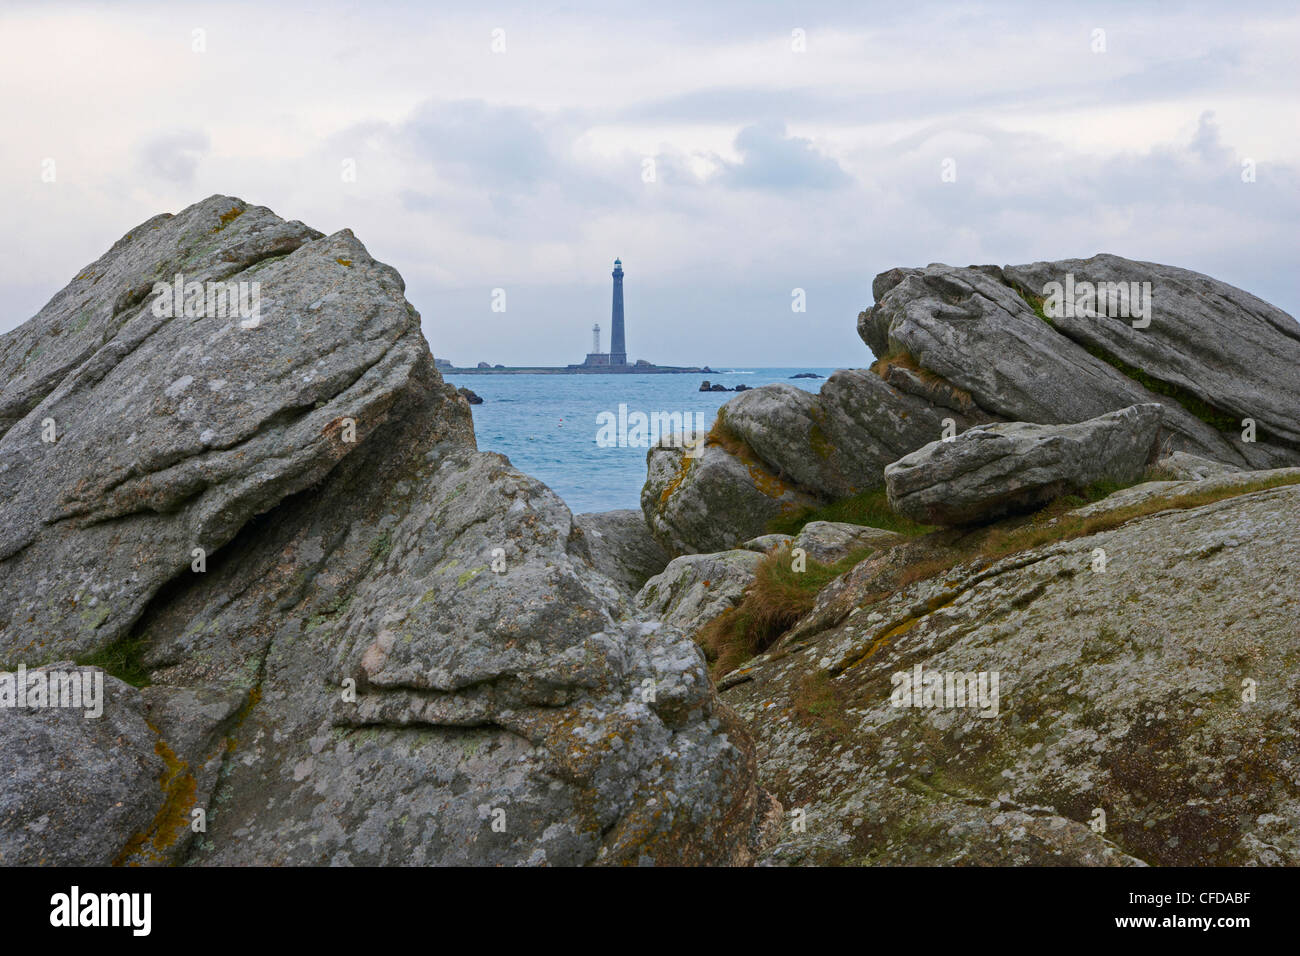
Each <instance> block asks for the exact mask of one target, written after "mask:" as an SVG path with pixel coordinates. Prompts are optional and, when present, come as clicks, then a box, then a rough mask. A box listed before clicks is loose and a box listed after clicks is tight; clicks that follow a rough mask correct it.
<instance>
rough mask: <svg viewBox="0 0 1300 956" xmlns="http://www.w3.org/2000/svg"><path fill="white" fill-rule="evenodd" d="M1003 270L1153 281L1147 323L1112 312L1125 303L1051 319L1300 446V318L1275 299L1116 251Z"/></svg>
mask: <svg viewBox="0 0 1300 956" xmlns="http://www.w3.org/2000/svg"><path fill="white" fill-rule="evenodd" d="M1003 274H1004V275H1005V276H1006V277H1007V278H1008V279H1010V280H1011V281H1012V282H1014V283H1016V284H1017V285H1019V286H1021V287H1022V288H1024V289H1026V290H1027V291H1030V292H1033V293H1035V294H1038V295H1041V294H1042V290H1043V288H1044V287H1045V286H1046V285H1047V284H1048V283H1049V282H1057V283H1061V284H1062V285H1064V283H1065V277H1066V275H1067V274H1068V275H1071V276H1073V281H1074V284H1075V288H1076V289H1077V288H1078V287H1079V284H1080V283H1084V282H1087V283H1091V284H1092V285H1094V286H1101V285H1104V284H1110V283H1123V284H1125V285H1127V286H1128V287H1129V288H1132V286H1133V284H1134V283H1137V284H1139V285H1140V284H1141V283H1144V282H1146V283H1150V289H1151V296H1150V298H1151V309H1150V313H1151V314H1150V316H1149V321H1150V324H1149V325H1146V326H1144V327H1140V328H1135V327H1134V325H1135V320H1131V319H1125V318H1115V317H1111V316H1110V315H1107V314H1104V313H1105V312H1108V311H1109V312H1114V311H1117V310H1115V309H1112V308H1110V307H1109V306H1107V307H1106V308H1105V309H1097V310H1095V311H1098V312H1100V313H1103V314H1098V315H1095V316H1089V315H1083V314H1080V312H1079V310H1073V312H1074V314H1071V312H1070V311H1067V310H1062V311H1063V314H1061V315H1059V316H1053V317H1052V322H1053V324H1054V326H1055V327H1056V328H1057V329H1059V330H1060V331H1061V332H1062V333H1064V334H1065V335H1066V336H1068V337H1069V338H1070V339H1071V340H1073V341H1075V342H1078V343H1081V344H1083V345H1085V346H1088V347H1091V348H1094V349H1100V350H1102V351H1104V352H1105V353H1106V354H1107V355H1109V356H1113V357H1114V358H1116V359H1118V360H1119V361H1121V362H1123V363H1125V364H1126V365H1128V366H1130V367H1132V368H1137V369H1141V370H1142V371H1143V372H1144V373H1146V374H1147V375H1149V376H1151V377H1152V378H1154V379H1157V380H1159V381H1161V382H1165V383H1168V384H1170V385H1174V386H1177V387H1178V388H1180V389H1183V390H1185V391H1186V392H1189V393H1191V394H1192V395H1195V396H1196V397H1198V398H1200V399H1201V400H1202V401H1204V402H1208V403H1209V404H1210V405H1211V406H1213V407H1214V408H1216V409H1220V410H1222V411H1224V412H1227V413H1229V414H1230V415H1231V416H1232V417H1233V418H1234V419H1236V420H1237V422H1238V423H1239V422H1240V420H1241V419H1243V418H1252V419H1255V420H1256V421H1257V422H1258V423H1259V431H1260V432H1261V434H1260V435H1259V436H1258V437H1259V438H1260V439H1261V440H1269V441H1273V442H1276V443H1279V444H1282V445H1284V446H1286V447H1288V448H1291V449H1297V448H1300V323H1297V322H1296V320H1295V319H1294V318H1293V317H1291V316H1290V315H1287V313H1285V312H1283V311H1282V310H1281V309H1279V308H1277V307H1276V306H1273V305H1270V304H1269V303H1267V302H1265V301H1263V300H1262V299H1259V298H1257V297H1255V296H1253V295H1251V294H1250V293H1249V292H1244V291H1243V290H1241V289H1238V288H1236V287H1234V286H1231V285H1228V284H1227V283H1226V282H1219V281H1218V280H1216V279H1211V278H1210V277H1209V276H1205V275H1201V274H1200V273H1197V272H1192V271H1190V270H1188V269H1179V268H1177V267H1175V266H1166V265H1160V264H1158V263H1154V262H1135V261H1133V260H1131V259H1124V258H1121V257H1120V256H1112V255H1098V256H1093V257H1092V258H1091V259H1065V260H1062V261H1060V262H1035V263H1031V264H1029V265H1023V266H1007V267H1006V268H1004V269H1003ZM1130 311H1131V309H1130ZM1144 321H1146V319H1145V318H1144V319H1140V320H1136V322H1137V324H1138V325H1141V324H1142V322H1144ZM1238 428H1239V425H1238ZM1265 436H1268V437H1267V439H1266V438H1265Z"/></svg>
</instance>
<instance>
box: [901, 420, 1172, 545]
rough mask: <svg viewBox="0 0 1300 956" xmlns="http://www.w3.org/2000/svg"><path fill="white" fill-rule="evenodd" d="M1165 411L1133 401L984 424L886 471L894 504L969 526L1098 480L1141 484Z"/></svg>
mask: <svg viewBox="0 0 1300 956" xmlns="http://www.w3.org/2000/svg"><path fill="white" fill-rule="evenodd" d="M1162 411H1163V409H1162V406H1160V405H1155V404H1150V405H1134V406H1133V407H1131V408H1126V409H1123V410H1121V411H1118V412H1111V413H1109V414H1107V415H1101V416H1098V417H1097V418H1093V419H1090V420H1088V421H1086V422H1081V423H1079V424H1077V425H1032V424H1028V423H1026V422H1005V423H1001V424H997V425H979V426H977V427H975V428H972V429H970V430H969V431H967V432H964V433H962V434H961V435H958V436H957V437H956V438H954V439H953V440H952V441H937V442H931V443H930V444H928V445H926V446H925V447H924V448H921V449H919V450H918V451H915V452H913V453H912V454H910V455H907V456H905V457H903V458H901V459H899V460H898V461H896V462H894V463H893V464H892V465H890V466H889V467H888V468H886V469H885V483H886V488H887V490H888V494H889V504H890V507H892V508H893V509H894V510H895V511H896V512H898V513H899V514H901V515H904V516H906V517H908V518H911V519H913V520H914V521H919V522H921V523H924V524H945V525H960V524H970V523H972V522H978V521H987V520H990V519H992V518H996V517H998V516H1000V515H1004V514H1007V513H1009V512H1014V511H1026V510H1030V509H1032V508H1034V507H1036V506H1038V505H1041V504H1044V503H1046V502H1048V501H1050V500H1052V499H1053V498H1056V497H1059V496H1060V495H1063V494H1067V493H1070V492H1077V491H1082V490H1083V489H1085V488H1087V487H1088V486H1089V485H1092V484H1094V483H1096V482H1100V481H1113V482H1119V483H1125V482H1132V481H1136V480H1137V479H1138V478H1140V477H1141V476H1142V473H1143V472H1144V471H1145V470H1146V468H1147V466H1148V465H1149V464H1150V463H1151V460H1152V457H1153V455H1154V452H1155V450H1156V441H1157V438H1158V436H1159V433H1160V423H1161V415H1162Z"/></svg>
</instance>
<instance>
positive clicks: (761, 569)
mask: <svg viewBox="0 0 1300 956" xmlns="http://www.w3.org/2000/svg"><path fill="white" fill-rule="evenodd" d="M875 550H876V549H874V548H860V549H858V550H856V551H854V552H852V553H851V554H849V555H848V556H846V557H844V558H842V559H841V560H839V561H837V562H835V563H834V564H823V563H822V562H820V561H814V560H813V559H812V558H808V559H807V560H806V561H805V567H804V570H802V571H796V570H794V559H793V556H792V554H791V549H790V547H789V546H788V545H786V546H782V547H781V548H778V549H777V550H775V551H773V552H772V553H771V554H769V555H768V556H767V557H766V558H764V559H763V561H762V562H761V563H760V564H759V565H758V568H757V569H756V570H755V572H754V580H753V582H752V583H751V584H750V585H749V587H748V588H746V589H745V596H744V598H743V600H742V601H741V602H740V604H739V605H737V606H736V607H734V608H729V609H728V610H726V611H724V612H723V613H722V614H720V615H719V616H718V617H716V618H714V619H713V620H712V621H710V622H709V623H708V624H706V625H704V627H703V628H702V629H701V630H700V632H699V634H698V636H697V638H696V639H697V640H698V641H699V643H700V646H701V647H703V648H704V654H705V657H707V658H708V659H709V661H710V663H711V664H712V670H713V673H714V675H715V676H721V675H722V674H725V673H727V672H728V671H731V670H735V668H737V667H739V666H740V665H741V664H743V663H744V662H745V661H747V660H749V659H750V658H751V657H753V656H754V655H755V654H760V653H762V652H763V651H765V650H766V649H767V648H769V647H771V646H772V644H774V643H775V642H776V639H777V638H779V637H780V636H781V635H782V634H784V633H785V632H786V631H787V630H789V629H790V627H791V626H792V625H793V624H794V623H795V622H796V621H798V620H799V618H801V617H803V616H804V615H805V614H807V613H808V612H809V611H811V610H812V608H813V605H814V604H815V603H816V602H817V593H818V592H819V591H820V590H821V589H822V588H824V587H825V586H826V585H827V584H829V583H830V582H831V581H833V580H834V579H835V578H837V577H839V576H840V575H841V574H843V573H844V572H845V571H847V570H849V568H851V567H853V566H854V565H855V564H857V563H858V562H859V561H861V560H862V559H863V558H865V557H867V556H868V555H870V554H872V553H874V551H875Z"/></svg>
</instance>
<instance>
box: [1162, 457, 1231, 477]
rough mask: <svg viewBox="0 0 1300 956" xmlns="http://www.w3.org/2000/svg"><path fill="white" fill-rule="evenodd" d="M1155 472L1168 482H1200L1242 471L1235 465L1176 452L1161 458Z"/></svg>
mask: <svg viewBox="0 0 1300 956" xmlns="http://www.w3.org/2000/svg"><path fill="white" fill-rule="evenodd" d="M1155 470H1156V471H1157V472H1159V473H1160V474H1162V475H1165V476H1167V477H1168V479H1169V480H1170V481H1200V480H1201V479H1202V478H1215V477H1218V476H1219V475H1231V474H1235V473H1239V472H1241V471H1243V469H1241V468H1238V467H1236V466H1235V465H1225V464H1223V462H1219V461H1211V460H1210V459H1208V458H1202V457H1200V456H1199V455H1192V454H1188V453H1187V452H1185V451H1176V452H1174V453H1173V454H1172V455H1168V456H1166V457H1164V458H1161V459H1160V460H1159V461H1158V462H1156V464H1155Z"/></svg>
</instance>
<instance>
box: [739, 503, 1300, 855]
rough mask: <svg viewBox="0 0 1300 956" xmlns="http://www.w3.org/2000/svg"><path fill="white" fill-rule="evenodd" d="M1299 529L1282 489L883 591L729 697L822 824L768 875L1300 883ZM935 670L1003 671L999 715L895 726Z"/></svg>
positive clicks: (906, 718) (776, 787)
mask: <svg viewBox="0 0 1300 956" xmlns="http://www.w3.org/2000/svg"><path fill="white" fill-rule="evenodd" d="M1203 484H1204V483H1203V482H1197V483H1195V485H1196V486H1202V485H1203ZM1168 497H1169V498H1170V501H1171V502H1172V501H1173V500H1174V497H1173V496H1168ZM1153 504H1154V503H1153ZM1156 507H1158V505H1156ZM1298 522H1300V487H1298V486H1289V487H1279V488H1275V489H1273V490H1266V491H1258V492H1254V493H1250V494H1244V495H1241V496H1239V497H1233V498H1229V499H1226V500H1223V501H1218V502H1215V503H1211V504H1207V505H1203V506H1201V507H1196V508H1189V509H1174V510H1160V511H1158V513H1154V514H1150V515H1149V516H1146V517H1141V518H1136V519H1134V520H1131V521H1129V522H1128V523H1126V524H1123V525H1121V526H1119V527H1116V528H1112V529H1110V530H1107V531H1104V532H1100V533H1096V534H1092V535H1088V536H1084V537H1080V538H1076V539H1074V540H1069V541H1060V542H1056V543H1050V544H1046V545H1043V546H1042V547H1039V548H1036V549H1034V550H1032V551H1028V552H1022V553H1018V554H1013V555H1010V556H1008V557H1006V558H1004V559H1002V560H1000V561H996V562H994V563H991V564H989V563H986V562H974V563H970V564H963V565H959V566H958V567H955V568H951V569H948V570H945V571H944V572H943V573H942V574H937V575H933V576H928V577H925V578H924V579H923V580H920V581H917V582H914V583H912V584H911V585H908V586H906V587H904V588H901V589H898V590H896V591H895V592H893V593H890V594H886V595H884V596H883V597H882V596H880V595H879V594H878V593H872V592H874V586H873V585H872V584H871V583H869V582H868V583H866V584H865V585H864V588H865V590H863V591H861V592H859V593H858V595H857V598H856V600H852V601H849V602H848V603H849V606H850V607H852V608H853V613H852V614H851V615H849V616H846V617H844V618H843V619H841V620H840V621H839V622H838V623H835V624H832V625H829V626H827V627H824V628H822V629H820V630H818V631H816V632H815V633H812V634H808V635H805V637H804V638H803V641H802V642H801V644H800V645H799V646H797V647H792V648H789V649H788V650H787V652H786V653H784V654H782V655H771V656H770V657H769V658H768V659H766V660H762V659H760V660H756V661H755V662H751V663H752V666H751V667H750V668H749V671H748V674H747V675H746V679H745V680H743V681H739V682H736V683H734V684H733V685H732V686H731V687H730V688H729V689H728V690H727V691H725V692H724V695H723V696H724V699H725V700H727V701H728V702H729V703H731V704H732V705H733V706H734V707H735V708H736V709H737V711H738V712H739V713H740V714H741V716H742V717H744V718H745V719H746V720H747V721H748V722H749V726H750V727H751V728H752V729H753V730H754V732H755V734H756V735H757V737H758V749H759V754H760V764H759V770H760V782H761V784H762V786H764V787H765V788H766V789H767V790H769V791H770V792H771V793H772V794H773V795H774V796H775V797H776V798H777V799H778V800H779V801H780V802H781V803H782V804H783V805H784V807H785V810H786V813H787V817H788V816H789V814H790V813H791V812H793V811H794V810H803V811H804V814H803V815H804V819H805V820H806V821H807V826H806V829H805V831H804V832H802V833H794V832H791V831H790V829H789V828H788V827H787V828H786V830H785V831H784V832H783V834H782V837H781V842H780V843H779V844H778V845H777V846H776V847H773V848H772V849H770V850H768V851H767V852H766V853H765V854H764V855H763V856H762V857H761V859H760V862H761V863H774V864H775V863H793V862H798V863H803V864H817V865H827V864H850V865H852V864H867V863H869V864H876V865H911V864H938V865H948V864H952V863H989V864H997V865H1022V864H1025V863H1064V864H1076V865H1092V864H1107V863H1119V864H1131V863H1134V862H1141V863H1147V864H1151V865H1162V866H1185V865H1195V866H1248V865H1292V866H1294V865H1296V864H1300V813H1298V812H1297V810H1298V809H1300V807H1298V805H1297V799H1296V795H1295V792H1294V788H1293V787H1292V786H1291V785H1290V784H1289V781H1291V780H1292V779H1293V776H1294V774H1293V772H1292V769H1293V763H1294V752H1295V750H1294V738H1295V714H1294V709H1295V708H1294V700H1293V697H1292V695H1291V693H1290V692H1289V690H1288V689H1287V688H1288V687H1289V685H1288V684H1287V682H1286V680H1285V679H1284V680H1283V682H1282V685H1278V684H1277V681H1278V680H1279V675H1287V674H1290V673H1291V672H1292V670H1293V668H1292V664H1291V663H1290V662H1292V661H1293V660H1294V659H1295V657H1296V655H1297V654H1300V630H1297V628H1296V627H1295V620H1296V601H1295V594H1294V587H1293V578H1292V575H1291V573H1290V569H1292V568H1294V567H1296V565H1297V562H1300V538H1298V537H1297V536H1296V534H1295V533H1294V529H1295V527H1296V526H1297V523H1298ZM1098 549H1100V550H1102V551H1104V553H1105V554H1106V555H1107V556H1108V566H1107V570H1106V573H1104V574H1103V573H1096V572H1095V571H1094V570H1093V567H1094V561H1095V556H1096V552H1097V550H1098ZM845 577H848V576H847V575H846V576H844V577H841V578H840V579H839V580H841V581H842V580H844V578H845ZM1225 582H1230V584H1228V585H1226V586H1225ZM918 665H919V666H920V667H921V668H922V674H923V675H925V674H933V675H940V676H943V675H947V674H950V673H962V674H966V673H980V672H982V673H984V674H985V675H986V678H987V680H986V688H987V687H988V686H989V684H988V681H989V680H991V675H992V674H994V673H996V674H998V675H999V690H998V707H997V715H996V716H987V717H986V716H982V715H981V714H982V713H989V712H991V708H989V707H985V708H983V709H982V710H981V709H980V708H977V707H969V706H968V707H926V706H919V707H918V706H895V705H894V704H893V703H892V701H891V697H892V696H893V694H894V691H895V690H899V689H901V688H902V684H901V683H900V679H901V678H900V676H899V675H902V677H906V678H908V679H909V680H910V679H911V677H913V676H914V675H915V673H916V671H915V668H916V667H917V666H918ZM1251 688H1255V691H1254V693H1249V694H1247V693H1246V691H1248V690H1250V689H1251ZM1243 695H1245V696H1243ZM910 702H911V700H910V695H908V696H907V697H906V698H905V699H904V700H903V703H910ZM985 702H986V703H988V702H990V700H989V698H988V697H986V698H985ZM921 703H922V704H924V703H925V701H924V700H922V701H921ZM1098 809H1100V810H1102V811H1103V813H1104V820H1105V826H1106V828H1105V832H1104V835H1103V834H1098V833H1093V832H1092V831H1091V829H1090V824H1092V823H1093V822H1094V821H1097V820H1100V819H1103V818H1102V817H1101V816H1100V815H1098V814H1097V810H1098Z"/></svg>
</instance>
